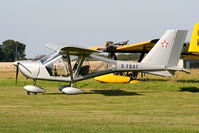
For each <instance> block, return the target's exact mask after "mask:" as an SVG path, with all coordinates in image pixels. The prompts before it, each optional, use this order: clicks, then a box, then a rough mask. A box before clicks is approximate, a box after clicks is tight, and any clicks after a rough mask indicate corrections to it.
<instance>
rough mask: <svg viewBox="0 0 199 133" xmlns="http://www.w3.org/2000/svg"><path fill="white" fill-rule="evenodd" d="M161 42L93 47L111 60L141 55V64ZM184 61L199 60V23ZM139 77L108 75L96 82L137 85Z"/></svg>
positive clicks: (184, 50)
mask: <svg viewBox="0 0 199 133" xmlns="http://www.w3.org/2000/svg"><path fill="white" fill-rule="evenodd" d="M158 41H159V39H154V40H151V41H145V42H141V43H137V44H127V43H128V40H127V41H124V42H120V43H116V44H114V43H113V42H112V41H108V42H106V43H105V44H106V46H105V47H91V48H90V49H92V50H100V51H103V52H108V53H109V57H110V58H114V59H117V57H116V55H115V53H141V55H140V57H139V60H138V62H141V61H142V59H143V58H144V56H145V54H146V53H148V52H149V51H150V50H151V49H152V48H153V46H154V45H155V44H156V43H157V42H158ZM181 58H182V59H199V23H195V25H194V28H193V32H192V36H191V39H190V42H186V43H185V44H184V46H183V50H182V53H181ZM134 77H137V73H136V74H131V75H129V74H126V75H120V74H107V75H103V76H99V77H95V78H94V80H96V81H99V82H104V83H137V82H139V81H137V80H134V79H135V78H134Z"/></svg>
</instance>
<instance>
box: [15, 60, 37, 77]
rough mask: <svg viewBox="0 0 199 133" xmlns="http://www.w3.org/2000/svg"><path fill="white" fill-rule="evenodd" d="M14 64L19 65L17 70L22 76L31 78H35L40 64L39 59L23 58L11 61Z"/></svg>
mask: <svg viewBox="0 0 199 133" xmlns="http://www.w3.org/2000/svg"><path fill="white" fill-rule="evenodd" d="M16 64H17V65H18V66H19V70H20V71H21V73H22V74H23V75H24V76H26V77H29V78H31V79H37V76H38V73H39V68H40V64H41V63H40V62H39V61H30V60H25V61H20V62H16V63H15V62H14V63H13V65H16Z"/></svg>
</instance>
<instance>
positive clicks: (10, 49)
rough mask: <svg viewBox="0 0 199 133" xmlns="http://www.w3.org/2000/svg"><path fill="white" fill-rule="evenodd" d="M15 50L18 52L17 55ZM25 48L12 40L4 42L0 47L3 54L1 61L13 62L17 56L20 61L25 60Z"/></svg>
mask: <svg viewBox="0 0 199 133" xmlns="http://www.w3.org/2000/svg"><path fill="white" fill-rule="evenodd" d="M16 48H17V51H18V52H17V53H16ZM25 48H26V45H25V44H23V43H20V42H18V41H14V40H6V41H4V42H3V43H2V45H1V51H2V53H3V59H2V61H6V62H9V61H12V62H13V61H15V60H16V55H17V56H18V58H19V59H20V60H21V59H25V56H26V54H25Z"/></svg>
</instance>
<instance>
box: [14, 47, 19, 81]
mask: <svg viewBox="0 0 199 133" xmlns="http://www.w3.org/2000/svg"><path fill="white" fill-rule="evenodd" d="M15 58H16V60H17V61H15V62H14V63H13V65H15V66H16V77H15V84H16V85H17V81H18V75H19V56H18V48H17V44H16V45H15Z"/></svg>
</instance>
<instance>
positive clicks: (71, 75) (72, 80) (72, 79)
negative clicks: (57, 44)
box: [66, 53, 74, 83]
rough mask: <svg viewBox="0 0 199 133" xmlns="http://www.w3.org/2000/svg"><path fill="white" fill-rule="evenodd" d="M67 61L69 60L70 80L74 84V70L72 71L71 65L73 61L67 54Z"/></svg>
mask: <svg viewBox="0 0 199 133" xmlns="http://www.w3.org/2000/svg"><path fill="white" fill-rule="evenodd" d="M66 55H67V60H68V68H69V72H70V78H71V83H73V82H74V78H73V70H72V65H71V59H70V55H69V54H68V53H67V54H66Z"/></svg>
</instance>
